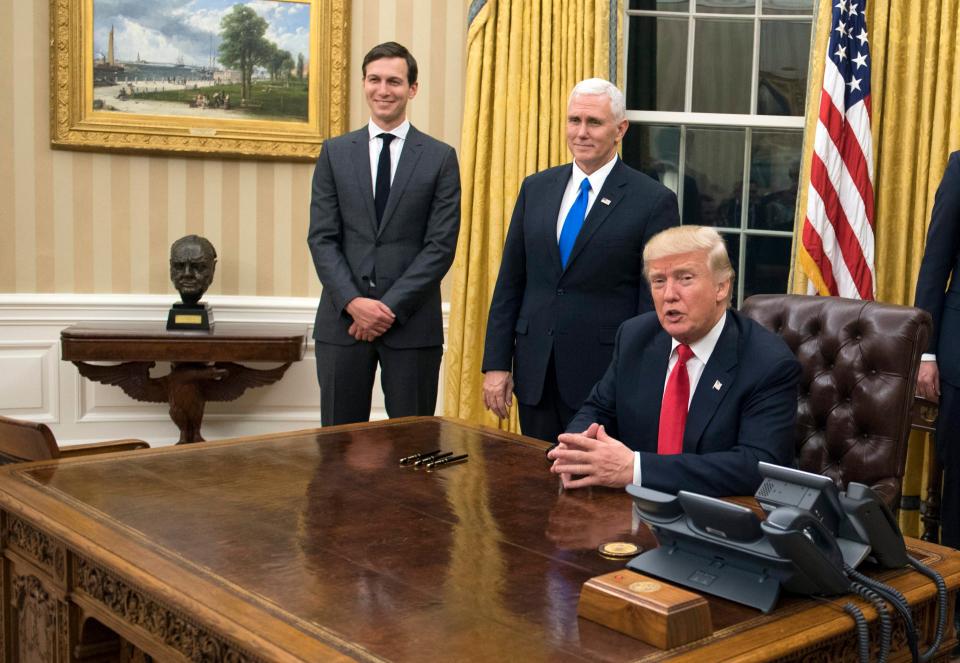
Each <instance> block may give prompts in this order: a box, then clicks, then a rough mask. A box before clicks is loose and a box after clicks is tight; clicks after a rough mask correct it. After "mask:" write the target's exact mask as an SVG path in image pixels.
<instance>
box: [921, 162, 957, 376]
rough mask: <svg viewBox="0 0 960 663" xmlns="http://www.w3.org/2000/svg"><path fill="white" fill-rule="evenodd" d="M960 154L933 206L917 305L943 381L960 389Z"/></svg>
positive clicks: (938, 190) (949, 164) (953, 163)
mask: <svg viewBox="0 0 960 663" xmlns="http://www.w3.org/2000/svg"><path fill="white" fill-rule="evenodd" d="M958 270H960V152H954V153H953V154H951V155H950V160H949V161H948V162H947V170H946V172H945V173H944V174H943V179H942V180H941V181H940V186H939V187H938V188H937V196H936V198H935V199H934V203H933V214H932V215H931V217H930V228H929V229H928V231H927V245H926V248H925V250H924V253H923V261H922V262H921V263H920V274H919V276H918V277H917V292H916V297H915V298H914V306H917V307H918V308H922V309H924V310H925V311H929V313H930V315H931V316H932V317H933V333H932V334H931V335H930V346H929V350H928V352H935V353H936V355H937V368H938V369H939V371H940V379H941V380H945V381H946V382H949V383H950V384H952V385H953V386H955V387H958V388H960V343H957V339H958V338H960V279H957V278H956V275H957V274H958Z"/></svg>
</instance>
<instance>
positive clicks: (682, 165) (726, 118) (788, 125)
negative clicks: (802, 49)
mask: <svg viewBox="0 0 960 663" xmlns="http://www.w3.org/2000/svg"><path fill="white" fill-rule="evenodd" d="M762 2H763V0H755V4H754V11H753V13H749V14H747V13H743V14H717V13H706V12H697V11H696V0H689V5H688V7H687V10H686V11H664V10H645V9H630V8H629V7H630V0H625V3H624V6H625V8H626V9H625V23H624V33H623V34H624V49H623V53H624V56H623V57H624V71H625V72H628V71H629V68H630V58H629V55H630V18H631V17H632V16H644V17H652V18H673V19H684V18H685V19H686V20H687V55H686V71H685V73H684V75H685V79H684V81H685V82H684V110H683V111H639V110H629V109H628V110H627V119H628V120H629V121H630V122H631V123H634V124H646V125H670V126H678V127H679V129H680V152H679V154H680V158H679V160H678V161H679V163H678V164H677V169H678V176H677V189H678V190H677V200H678V202H679V204H680V205H683V182H684V173H685V170H686V141H687V128H688V127H709V128H729V129H743V130H744V133H745V136H744V145H743V149H744V153H743V177H742V180H743V189H742V191H741V194H740V195H741V201H742V204H741V205H740V225H739V226H737V227H732V228H730V227H717V228H716V230H717V231H718V232H720V233H721V234H723V235H729V236H731V237H728V240H729V239H732V238H734V237H735V238H736V240H737V241H738V242H739V250H738V252H737V255H738V264H737V265H735V266H734V268H735V269H736V272H737V302H736V303H737V305H738V306H739V305H740V304H741V303H742V302H743V288H744V279H745V275H746V259H747V255H746V254H747V241H746V240H747V237H757V236H767V237H792V235H793V233H792V232H786V231H780V230H761V229H752V228H748V227H747V221H748V215H749V207H750V205H749V202H750V200H749V192H750V166H751V161H750V156H751V150H752V147H753V130H754V129H788V130H790V129H793V130H797V131H803V128H804V123H805V119H804V117H803V116H802V115H801V116H790V115H757V114H756V109H757V84H758V82H759V75H760V73H759V72H760V26H761V23H762V22H763V21H777V22H784V21H792V22H798V23H806V24H808V25H809V26H810V29H811V34H812V30H813V20H814V16H813V12H814V10H813V9H812V10H811V13H810V14H769V13H768V14H764V13H761V11H762ZM814 9H815V6H814ZM700 19H714V20H726V21H737V22H744V21H747V20H752V21H753V58H752V64H751V71H750V82H751V85H750V113H701V112H693V110H692V106H693V65H694V62H693V60H694V46H695V42H696V39H695V38H696V22H697V20H700ZM625 80H630V78H629V76H626V78H625ZM681 212H682V210H681Z"/></svg>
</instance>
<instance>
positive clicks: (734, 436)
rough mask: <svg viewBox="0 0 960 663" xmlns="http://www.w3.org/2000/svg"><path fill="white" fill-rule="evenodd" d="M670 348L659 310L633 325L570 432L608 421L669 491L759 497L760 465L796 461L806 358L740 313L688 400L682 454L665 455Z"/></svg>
mask: <svg viewBox="0 0 960 663" xmlns="http://www.w3.org/2000/svg"><path fill="white" fill-rule="evenodd" d="M670 348H671V338H670V336H669V335H668V334H667V333H666V332H665V331H664V330H663V328H662V327H661V326H660V321H659V320H658V319H657V315H656V313H647V314H645V315H640V316H637V317H635V318H633V319H631V320H628V321H627V322H625V323H624V324H623V326H622V327H621V328H620V331H619V332H618V333H617V343H616V347H615V348H614V351H613V360H612V361H611V362H610V366H609V368H608V369H607V372H606V374H605V375H604V376H603V379H602V380H600V382H598V383H597V384H596V386H594V388H593V391H591V393H590V397H589V398H587V401H586V402H585V403H584V404H583V407H582V408H581V409H580V411H579V412H578V413H577V415H576V416H575V417H574V419H573V421H572V422H570V425H569V426H567V431H568V432H578V433H579V432H582V431H584V430H586V429H587V427H588V426H589V425H590V424H591V423H593V422H596V423H599V424H603V425H604V426H605V427H606V429H607V433H608V434H610V435H612V436H613V437H615V438H617V439H619V440H620V441H621V442H623V443H624V444H626V445H627V446H628V447H630V448H631V449H633V450H635V451H639V452H640V470H641V477H640V481H641V484H642V485H643V486H645V487H648V488H652V489H654V490H659V491H662V492H667V493H676V492H677V491H678V490H689V491H692V492H695V493H701V494H703V495H714V496H719V497H722V496H727V495H752V494H753V493H754V492H755V491H756V489H757V487H758V486H759V485H760V482H761V477H760V474H759V472H758V471H757V462H758V461H761V460H763V461H767V462H768V463H776V464H778V465H790V466H793V465H795V461H794V436H795V422H796V416H797V384H798V382H799V378H800V364H799V363H798V362H797V360H796V358H795V357H794V355H793V353H792V352H791V351H790V348H789V347H787V344H786V343H785V342H784V341H783V339H781V338H780V337H779V336H777V335H776V334H773V333H772V332H769V331H767V330H766V329H764V328H763V327H761V326H760V325H759V324H757V323H756V322H754V321H753V320H751V319H749V318H747V317H745V316H743V315H741V314H739V313H737V312H736V311H733V310H732V309H730V310H727V319H726V322H725V324H724V326H723V331H722V332H721V333H720V338H719V340H718V341H717V345H716V347H715V348H714V350H713V354H712V355H710V360H709V361H708V362H707V365H706V366H705V367H704V369H703V374H702V375H701V376H700V381H699V382H698V383H697V389H696V391H695V392H694V394H693V400H692V401H691V402H690V410H689V413H688V415H687V424H686V428H685V429H684V434H683V453H682V454H676V455H669V456H660V455H658V454H657V435H658V429H659V423H660V403H661V401H662V400H663V389H664V383H665V381H666V377H667V363H668V361H669V359H670Z"/></svg>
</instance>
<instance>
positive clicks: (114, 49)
mask: <svg viewBox="0 0 960 663" xmlns="http://www.w3.org/2000/svg"><path fill="white" fill-rule="evenodd" d="M348 3H349V0H151V1H149V2H144V1H143V0H51V58H50V84H51V102H52V105H51V143H52V145H53V146H54V147H61V148H67V149H79V150H114V151H124V152H151V153H180V154H194V155H204V154H206V155H218V156H239V157H254V158H264V159H291V160H311V159H315V158H316V156H317V154H318V153H319V151H320V144H321V143H322V141H323V139H324V138H326V137H327V136H332V135H336V134H339V133H342V132H343V131H344V129H345V126H346V122H347V83H346V75H347V58H348V54H349V44H348V35H349V32H348V30H349V28H348V25H347V18H348V16H349V4H348Z"/></svg>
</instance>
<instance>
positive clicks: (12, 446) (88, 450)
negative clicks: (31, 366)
mask: <svg viewBox="0 0 960 663" xmlns="http://www.w3.org/2000/svg"><path fill="white" fill-rule="evenodd" d="M149 447H150V445H149V444H147V443H146V442H144V441H143V440H114V441H110V442H100V443H95V444H82V445H74V446H69V447H65V448H64V450H63V452H62V453H61V450H60V447H59V446H58V445H57V440H56V438H54V436H53V432H52V431H51V430H50V429H49V428H48V427H47V425H46V424H38V423H34V422H32V421H20V420H19V419H10V418H9V417H2V416H0V465H9V464H10V463H24V462H27V461H31V460H50V459H52V458H60V457H61V455H71V456H74V455H81V454H82V455H88V454H96V453H109V452H112V451H128V450H131V449H147V448H149Z"/></svg>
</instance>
